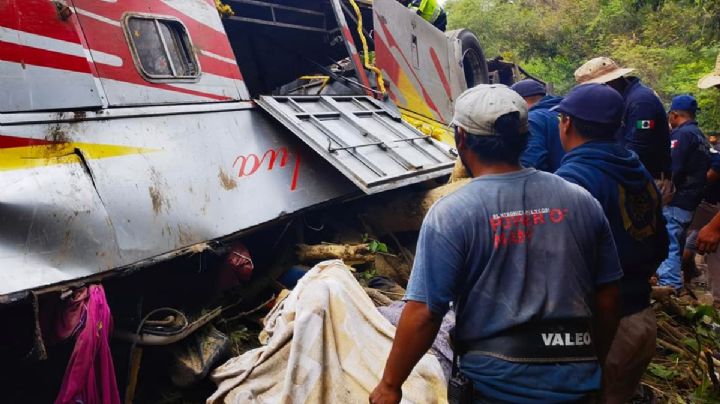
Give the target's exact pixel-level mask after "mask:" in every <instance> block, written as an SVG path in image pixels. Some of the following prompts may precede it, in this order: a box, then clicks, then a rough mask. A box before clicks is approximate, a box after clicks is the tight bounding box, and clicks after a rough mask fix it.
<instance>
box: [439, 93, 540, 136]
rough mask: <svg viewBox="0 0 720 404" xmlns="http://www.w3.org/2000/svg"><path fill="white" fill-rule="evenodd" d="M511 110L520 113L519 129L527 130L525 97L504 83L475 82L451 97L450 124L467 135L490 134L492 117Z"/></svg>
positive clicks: (492, 134) (493, 125) (494, 117)
mask: <svg viewBox="0 0 720 404" xmlns="http://www.w3.org/2000/svg"><path fill="white" fill-rule="evenodd" d="M512 112H517V113H519V114H520V133H526V132H527V130H528V122H527V117H528V107H527V103H526V102H525V100H524V99H523V98H522V97H521V96H520V95H519V94H518V93H516V92H515V91H513V90H511V89H510V88H509V87H508V86H505V85H502V84H479V85H477V86H475V87H473V88H470V89H467V90H465V92H463V93H462V94H460V97H458V98H457V100H455V115H454V116H453V120H452V123H451V124H452V125H455V126H459V127H461V128H463V129H464V130H465V132H467V133H468V134H470V135H478V136H494V135H495V134H496V133H495V121H496V120H497V119H498V118H499V117H501V116H503V115H505V114H509V113H512Z"/></svg>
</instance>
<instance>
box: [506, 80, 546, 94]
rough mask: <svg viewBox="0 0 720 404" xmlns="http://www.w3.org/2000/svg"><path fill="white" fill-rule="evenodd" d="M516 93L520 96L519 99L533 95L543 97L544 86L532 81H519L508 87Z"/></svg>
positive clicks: (544, 92)
mask: <svg viewBox="0 0 720 404" xmlns="http://www.w3.org/2000/svg"><path fill="white" fill-rule="evenodd" d="M510 88H511V89H512V90H514V91H515V92H516V93H518V94H520V96H521V97H532V96H533V95H545V94H547V91H545V86H544V85H543V84H542V83H540V82H538V81H535V80H533V79H525V80H520V81H518V82H517V83H515V84H513V85H512V87H510Z"/></svg>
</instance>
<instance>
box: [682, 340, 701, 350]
mask: <svg viewBox="0 0 720 404" xmlns="http://www.w3.org/2000/svg"><path fill="white" fill-rule="evenodd" d="M683 344H684V345H685V346H686V347H688V348H690V349H692V350H693V351H695V352H700V347H699V345H698V342H697V340H696V339H695V338H685V339H684V340H683Z"/></svg>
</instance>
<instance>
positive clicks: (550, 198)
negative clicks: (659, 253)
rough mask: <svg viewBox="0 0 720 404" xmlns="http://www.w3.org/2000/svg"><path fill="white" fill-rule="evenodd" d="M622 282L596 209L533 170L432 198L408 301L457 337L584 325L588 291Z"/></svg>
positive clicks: (583, 194) (572, 189)
mask: <svg viewBox="0 0 720 404" xmlns="http://www.w3.org/2000/svg"><path fill="white" fill-rule="evenodd" d="M621 277H622V270H621V269H620V264H619V262H618V257H617V251H616V250H615V244H614V242H613V239H612V233H611V232H610V228H609V226H608V222H607V219H606V218H605V215H604V213H603V210H602V208H601V207H600V204H599V203H598V202H597V201H596V200H595V199H594V198H593V197H592V195H590V194H589V193H588V192H587V191H586V190H584V189H583V188H581V187H579V186H577V185H574V184H570V183H568V182H566V181H565V180H563V179H561V178H560V177H557V176H555V175H553V174H548V173H544V172H540V171H536V170H534V169H524V170H521V171H517V172H513V173H509V174H501V175H486V176H482V177H479V178H476V179H474V180H472V181H471V182H470V183H469V184H468V185H466V186H464V187H462V188H461V189H459V190H457V191H456V192H454V193H452V194H450V195H448V196H446V197H444V198H443V199H441V200H439V201H438V202H437V203H436V204H435V205H434V206H433V207H432V208H431V209H430V212H428V215H427V217H426V218H425V221H424V222H423V225H422V229H421V231H420V239H419V240H418V248H417V256H416V257H415V265H414V267H413V271H412V274H411V277H410V282H409V285H408V290H407V295H406V297H405V299H406V300H416V301H421V302H424V303H426V304H427V305H428V306H429V307H430V309H431V310H432V311H433V312H435V313H438V314H444V313H445V312H446V311H447V310H448V307H449V303H450V302H451V301H454V302H455V306H456V311H457V315H458V323H459V328H458V338H459V339H460V340H465V339H467V340H472V339H477V338H483V337H487V336H490V335H492V334H495V333H497V332H499V331H503V330H505V329H507V328H510V327H513V326H515V325H518V324H522V323H525V322H528V321H530V320H543V319H553V318H562V319H568V318H590V317H592V312H593V303H592V301H593V299H594V295H593V294H594V291H595V286H596V285H599V284H603V283H608V282H612V281H615V280H618V279H620V278H621Z"/></svg>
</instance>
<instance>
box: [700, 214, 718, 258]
mask: <svg viewBox="0 0 720 404" xmlns="http://www.w3.org/2000/svg"><path fill="white" fill-rule="evenodd" d="M718 243H720V227H718V226H715V225H714V223H712V222H711V223H709V224H708V225H706V226H705V227H703V228H702V229H700V232H699V233H698V238H697V250H698V252H699V253H700V254H708V253H714V252H715V251H717V248H718Z"/></svg>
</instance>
